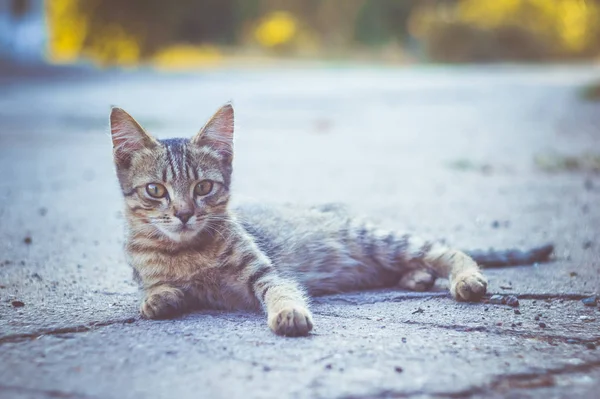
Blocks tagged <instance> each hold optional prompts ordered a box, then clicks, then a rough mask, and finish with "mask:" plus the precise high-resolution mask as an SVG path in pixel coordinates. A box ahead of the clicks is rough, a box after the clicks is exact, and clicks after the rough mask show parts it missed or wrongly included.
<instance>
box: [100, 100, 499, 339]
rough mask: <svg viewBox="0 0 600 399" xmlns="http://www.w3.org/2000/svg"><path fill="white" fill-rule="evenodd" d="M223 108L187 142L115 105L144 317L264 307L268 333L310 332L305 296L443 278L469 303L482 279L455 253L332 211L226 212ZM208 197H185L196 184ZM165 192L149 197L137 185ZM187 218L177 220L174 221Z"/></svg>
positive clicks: (116, 142)
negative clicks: (149, 127) (151, 130)
mask: <svg viewBox="0 0 600 399" xmlns="http://www.w3.org/2000/svg"><path fill="white" fill-rule="evenodd" d="M233 126H234V116H233V108H232V107H231V105H229V104H227V105H225V106H224V107H222V108H221V109H220V110H219V111H217V113H216V114H215V115H214V116H213V117H212V118H211V119H210V120H209V122H208V123H207V124H206V125H205V126H204V127H203V128H202V130H201V131H200V132H199V133H198V134H197V135H196V136H195V137H193V138H192V139H190V140H187V139H170V140H162V141H161V140H156V139H154V138H152V137H151V136H149V135H148V134H147V133H146V132H145V131H144V130H143V129H142V128H141V127H140V125H139V124H138V123H137V122H135V120H134V119H133V118H132V117H131V116H129V115H128V114H127V113H126V112H125V111H123V110H121V109H118V108H114V109H113V111H112V113H111V132H112V137H113V151H114V158H115V164H116V169H117V176H118V178H119V182H120V185H121V189H122V191H123V197H124V201H125V215H126V219H127V227H128V229H127V232H128V233H127V240H126V253H127V255H128V259H129V262H130V264H131V266H132V267H133V269H134V275H135V277H136V280H137V281H138V282H139V284H140V287H141V290H142V291H143V293H144V299H143V301H142V305H141V313H142V315H143V316H144V317H147V318H150V319H155V318H166V317H173V316H176V315H178V314H181V313H183V312H186V311H189V310H191V309H198V308H216V309H248V310H254V309H261V308H262V309H264V310H265V311H266V313H267V322H268V325H269V327H270V328H271V329H272V330H273V331H274V332H275V333H277V334H280V335H287V336H298V335H306V334H308V333H309V331H311V329H312V327H313V323H312V316H311V314H310V311H309V309H308V300H307V298H308V296H309V295H323V294H328V293H336V292H343V291H349V290H358V289H367V288H376V287H383V286H392V285H396V284H397V285H399V286H400V287H402V288H407V289H412V290H426V289H429V288H431V286H432V285H433V283H434V281H435V279H436V278H437V277H447V278H449V279H450V291H451V293H452V295H453V296H454V297H455V298H456V299H457V300H466V301H473V300H478V299H480V298H481V297H482V295H483V294H485V290H486V286H487V283H486V280H485V278H484V277H483V276H482V275H481V273H480V272H479V268H478V266H477V264H476V263H475V262H474V261H473V260H472V259H471V258H469V257H468V256H467V255H465V254H464V253H462V252H460V251H457V250H454V249H451V248H448V247H445V246H443V245H441V244H438V243H433V242H428V241H424V240H421V239H419V238H417V237H414V236H411V235H408V234H401V233H398V232H395V231H385V230H382V229H380V228H378V227H377V226H375V225H372V224H370V223H368V222H363V221H361V220H359V219H357V218H355V217H352V216H350V215H348V214H347V213H346V212H345V210H344V209H343V208H341V207H338V206H331V205H329V206H324V207H318V208H309V209H300V208H296V207H293V206H287V207H280V208H275V207H266V206H264V205H250V206H245V207H242V208H239V209H230V208H229V207H228V203H229V198H230V184H231V173H232V157H233ZM206 180H208V181H210V182H212V191H210V192H209V193H208V194H206V195H204V194H202V195H199V194H198V192H197V191H194V188H195V187H196V185H197V184H198V183H200V182H202V181H206ZM148 184H153V185H160V187H164V188H165V190H166V191H165V192H164V193H165V195H164V197H161V198H156V197H152V195H151V193H152V191H148V189H147V185H148ZM184 215H185V216H184Z"/></svg>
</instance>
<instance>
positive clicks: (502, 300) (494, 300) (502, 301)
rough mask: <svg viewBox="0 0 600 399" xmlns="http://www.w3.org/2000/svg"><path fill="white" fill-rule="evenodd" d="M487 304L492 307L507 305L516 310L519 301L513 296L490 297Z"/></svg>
mask: <svg viewBox="0 0 600 399" xmlns="http://www.w3.org/2000/svg"><path fill="white" fill-rule="evenodd" d="M489 303H491V304H494V305H508V306H512V307H513V308H516V307H517V306H519V299H518V298H517V297H516V296H515V295H492V297H491V298H490V299H489ZM486 310H487V309H486Z"/></svg>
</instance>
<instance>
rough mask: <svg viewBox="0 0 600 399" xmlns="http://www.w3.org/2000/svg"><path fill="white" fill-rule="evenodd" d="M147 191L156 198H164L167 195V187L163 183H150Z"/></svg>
mask: <svg viewBox="0 0 600 399" xmlns="http://www.w3.org/2000/svg"><path fill="white" fill-rule="evenodd" d="M146 192H147V193H148V195H149V196H151V197H154V198H163V197H165V196H166V195H167V189H166V188H165V186H163V185H162V184H158V183H150V184H148V185H146Z"/></svg>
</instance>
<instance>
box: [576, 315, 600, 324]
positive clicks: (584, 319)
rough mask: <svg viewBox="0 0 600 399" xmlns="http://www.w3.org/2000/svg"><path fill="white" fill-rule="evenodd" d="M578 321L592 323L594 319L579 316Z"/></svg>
mask: <svg viewBox="0 0 600 399" xmlns="http://www.w3.org/2000/svg"><path fill="white" fill-rule="evenodd" d="M579 320H581V321H584V322H586V323H590V322H592V321H596V318H595V317H592V316H579Z"/></svg>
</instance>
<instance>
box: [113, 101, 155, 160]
mask: <svg viewBox="0 0 600 399" xmlns="http://www.w3.org/2000/svg"><path fill="white" fill-rule="evenodd" d="M110 134H111V137H112V143H113V154H114V156H115V162H116V164H117V166H124V167H127V166H128V165H129V161H130V160H131V156H132V155H133V153H134V152H136V151H139V150H141V149H144V148H154V147H156V146H157V145H158V142H157V141H156V139H154V138H153V137H151V136H150V135H149V134H148V133H146V132H145V131H144V129H143V128H142V127H141V126H140V124H139V123H137V122H136V120H135V119H133V117H131V115H129V114H128V113H127V112H125V111H124V110H122V109H121V108H116V107H113V109H112V110H111V112H110Z"/></svg>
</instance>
